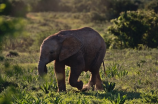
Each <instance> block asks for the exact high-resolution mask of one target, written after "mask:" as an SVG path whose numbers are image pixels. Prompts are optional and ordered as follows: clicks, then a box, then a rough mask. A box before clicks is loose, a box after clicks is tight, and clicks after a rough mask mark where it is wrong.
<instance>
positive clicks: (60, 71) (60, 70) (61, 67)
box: [55, 61, 66, 91]
mask: <svg viewBox="0 0 158 104" xmlns="http://www.w3.org/2000/svg"><path fill="white" fill-rule="evenodd" d="M55 75H56V79H57V82H58V91H66V85H65V64H64V63H62V62H58V61H55Z"/></svg>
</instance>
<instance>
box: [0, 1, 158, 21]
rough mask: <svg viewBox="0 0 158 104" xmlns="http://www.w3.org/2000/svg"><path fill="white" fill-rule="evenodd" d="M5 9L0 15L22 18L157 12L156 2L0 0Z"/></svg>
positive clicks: (98, 18)
mask: <svg viewBox="0 0 158 104" xmlns="http://www.w3.org/2000/svg"><path fill="white" fill-rule="evenodd" d="M0 3H5V4H6V6H7V8H5V10H4V11H3V12H1V14H5V15H11V16H24V15H25V14H26V13H27V12H30V11H32V12H48V11H55V12H91V16H92V19H94V20H95V19H96V20H105V19H108V20H110V19H113V18H116V17H118V16H119V15H120V13H121V12H123V11H129V10H130V11H136V10H138V9H147V10H154V11H155V12H156V13H157V11H158V1H157V0H97V1H96V0H88V1H87V0H0Z"/></svg>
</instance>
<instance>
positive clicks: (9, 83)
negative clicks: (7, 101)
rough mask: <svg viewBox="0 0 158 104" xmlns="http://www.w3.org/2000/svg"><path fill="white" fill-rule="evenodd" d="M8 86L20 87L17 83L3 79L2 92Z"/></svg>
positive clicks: (0, 83) (1, 83)
mask: <svg viewBox="0 0 158 104" xmlns="http://www.w3.org/2000/svg"><path fill="white" fill-rule="evenodd" d="M8 86H14V87H18V85H17V84H16V83H13V82H6V81H1V82H0V93H1V92H2V91H3V90H4V89H6V88H7V87H8Z"/></svg>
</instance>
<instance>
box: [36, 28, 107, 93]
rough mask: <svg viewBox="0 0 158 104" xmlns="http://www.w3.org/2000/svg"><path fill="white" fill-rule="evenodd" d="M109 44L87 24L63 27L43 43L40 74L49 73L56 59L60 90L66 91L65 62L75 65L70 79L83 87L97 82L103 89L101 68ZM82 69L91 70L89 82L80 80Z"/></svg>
mask: <svg viewBox="0 0 158 104" xmlns="http://www.w3.org/2000/svg"><path fill="white" fill-rule="evenodd" d="M105 51H106V45H105V42H104V40H103V39H102V37H101V36H100V35H99V33H97V32H96V31H95V30H93V29H91V28H89V27H85V28H81V29H77V30H67V31H60V32H58V33H56V34H54V35H51V36H49V37H47V38H46V39H45V40H44V41H43V43H42V45H41V47H40V53H41V55H40V60H39V64H38V72H39V75H41V76H43V75H44V74H45V73H47V68H46V64H47V63H49V62H51V61H53V60H55V63H54V64H55V73H56V78H57V82H58V91H66V85H65V65H67V66H70V67H71V72H70V75H69V83H70V85H71V86H73V87H77V88H78V89H79V90H87V89H89V88H90V87H92V86H93V85H96V89H99V90H102V81H101V78H100V75H99V68H100V66H101V63H102V62H103V58H104V56H105ZM82 71H90V72H91V74H92V75H91V78H90V81H89V83H88V84H87V85H85V86H83V82H82V81H79V80H78V77H79V75H80V74H81V72H82Z"/></svg>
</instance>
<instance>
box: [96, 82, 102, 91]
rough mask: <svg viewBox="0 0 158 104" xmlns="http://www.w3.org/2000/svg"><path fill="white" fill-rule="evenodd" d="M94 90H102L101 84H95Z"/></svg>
mask: <svg viewBox="0 0 158 104" xmlns="http://www.w3.org/2000/svg"><path fill="white" fill-rule="evenodd" d="M95 90H103V85H102V84H101V83H99V84H96V88H95Z"/></svg>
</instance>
